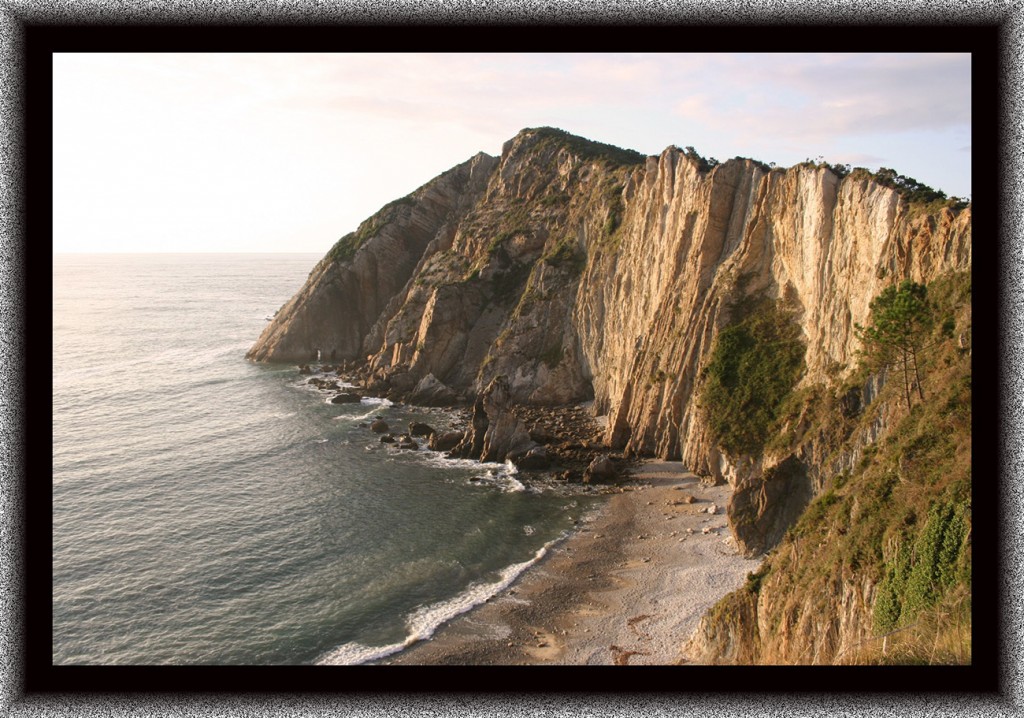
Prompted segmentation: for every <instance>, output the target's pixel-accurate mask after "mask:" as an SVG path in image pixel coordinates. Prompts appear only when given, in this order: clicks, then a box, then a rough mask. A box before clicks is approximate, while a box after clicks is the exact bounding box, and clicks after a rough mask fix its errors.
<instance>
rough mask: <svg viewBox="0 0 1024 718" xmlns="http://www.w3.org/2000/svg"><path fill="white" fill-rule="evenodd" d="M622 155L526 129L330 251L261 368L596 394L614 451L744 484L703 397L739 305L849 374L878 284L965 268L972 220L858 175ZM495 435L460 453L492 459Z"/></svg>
mask: <svg viewBox="0 0 1024 718" xmlns="http://www.w3.org/2000/svg"><path fill="white" fill-rule="evenodd" d="M612 150H614V148H612V149H611V150H610V149H608V148H607V147H606V146H602V145H599V144H597V143H591V142H588V141H586V140H582V139H580V138H573V137H571V136H569V135H565V134H564V133H558V132H556V131H553V130H548V129H532V130H524V131H523V132H521V133H519V134H518V135H517V136H516V137H515V138H513V139H512V140H510V141H509V142H508V143H506V145H505V147H504V148H503V150H502V155H501V157H500V158H492V157H487V156H486V155H478V156H477V157H475V158H473V159H472V160H470V161H469V162H466V163H464V164H462V165H459V166H458V167H455V168H453V169H452V170H450V171H449V172H447V173H445V174H443V175H441V176H439V177H438V178H437V179H435V180H433V181H432V182H430V183H428V184H427V185H424V186H423V187H422V188H420V189H419V190H417V191H416V192H414V193H413V194H412V195H410V198H408V199H407V200H405V201H402V202H399V203H396V204H394V205H393V206H389V207H386V208H384V209H383V210H381V212H379V213H378V214H377V215H375V216H374V217H373V218H371V219H370V220H367V222H366V223H364V226H363V227H361V228H360V232H357V233H356V234H357V235H359V236H361V237H363V241H362V244H361V245H360V246H359V248H358V250H357V251H355V252H354V253H353V254H352V255H351V256H346V255H345V254H344V253H340V252H335V254H334V256H333V257H332V256H328V257H325V258H324V260H322V261H321V262H320V263H319V264H318V265H317V266H316V267H315V268H314V270H313V272H312V273H311V275H310V278H309V280H308V281H307V283H306V285H305V286H304V287H303V288H302V289H301V290H300V292H299V293H298V294H297V295H296V296H295V297H294V298H293V299H292V300H291V301H289V302H288V304H286V305H285V307H283V308H282V309H281V310H280V311H279V312H278V314H277V316H276V317H275V319H274V320H273V321H272V322H271V323H270V325H269V326H268V327H267V329H266V331H265V332H264V334H263V335H262V336H261V337H260V339H259V341H258V342H257V343H256V345H255V346H254V347H253V348H252V350H251V351H250V353H249V356H250V357H251V358H253V359H256V360H261V361H293V362H295V361H310V359H311V356H310V355H311V353H313V352H315V351H316V350H317V349H320V350H321V354H322V356H323V359H324V360H328V359H330V357H332V356H334V359H333V360H332V361H345V362H352V361H355V362H358V363H359V365H360V367H361V371H362V377H361V378H362V379H363V380H364V384H365V386H367V387H368V389H370V390H378V391H383V392H385V393H387V395H388V396H389V397H392V398H406V399H408V398H409V396H410V395H411V396H413V397H416V398H417V399H418V400H419V401H422V402H423V403H429V402H432V401H438V402H440V401H445V402H447V401H448V400H449V399H450V398H451V397H456V399H454V401H457V400H461V399H462V398H463V397H465V398H469V397H479V396H480V395H481V394H482V393H484V392H485V389H486V388H487V387H489V386H490V385H491V382H492V380H494V379H495V378H496V377H499V376H504V377H505V378H506V384H505V389H504V390H503V391H505V392H506V393H507V397H508V400H509V401H512V402H515V403H519V404H531V405H558V404H565V403H570V402H580V401H587V400H591V399H593V401H594V412H595V414H597V415H602V416H604V415H606V416H608V418H609V419H608V422H607V429H606V433H605V436H604V442H605V443H607V444H608V445H609V447H610V448H612V449H614V450H621V451H623V452H624V453H625V454H626V455H653V456H658V457H660V458H666V459H680V460H682V461H684V462H685V463H686V464H687V465H688V466H690V467H691V468H692V469H693V470H694V471H696V472H697V473H698V474H701V475H704V476H708V477H710V478H711V479H712V480H728V481H730V482H731V483H734V484H735V483H736V482H738V481H740V480H741V479H743V478H744V472H743V471H741V470H740V469H739V467H738V464H737V462H738V461H739V460H740V459H742V457H729V456H726V455H724V454H722V453H721V452H720V451H719V449H718V448H717V447H716V446H715V444H714V442H713V441H712V437H711V435H710V432H709V431H708V427H707V426H706V424H705V422H704V420H703V417H702V415H701V411H700V407H699V402H698V401H696V400H695V391H696V388H697V384H698V377H699V375H700V371H701V369H702V367H703V365H704V363H705V361H706V360H707V357H708V354H709V352H710V349H711V346H712V344H713V342H714V339H715V337H716V336H717V334H718V332H719V331H720V330H721V328H722V327H724V326H726V325H727V324H728V322H729V321H730V316H729V312H730V306H731V305H732V303H733V302H734V301H735V300H736V299H738V298H740V297H743V296H751V295H755V294H764V295H766V296H768V297H771V298H778V299H784V300H785V301H786V302H787V304H788V305H789V306H791V307H793V308H794V309H795V312H796V317H797V321H798V322H799V324H800V326H801V331H802V335H803V338H804V340H805V341H806V344H807V352H806V356H805V361H806V365H807V372H806V375H805V377H804V379H803V380H802V381H803V382H804V383H805V384H812V383H818V382H820V381H823V380H824V379H825V378H827V377H831V378H838V379H842V378H845V377H846V376H848V374H849V373H850V372H851V371H852V369H853V367H854V363H855V351H856V349H857V347H858V342H857V341H856V338H855V335H854V325H855V324H856V323H862V324H863V323H864V322H865V321H866V319H867V316H868V312H869V303H870V301H871V299H872V298H873V297H874V296H876V295H877V294H878V293H879V292H880V291H881V290H882V289H883V288H884V287H885V286H888V285H889V284H890V283H892V282H895V281H899V280H901V279H903V278H911V279H913V280H915V281H920V282H924V281H928V280H930V279H932V278H934V277H935V276H937V275H938V274H940V273H941V272H944V271H947V270H950V269H968V268H969V267H970V263H971V211H970V208H968V209H966V210H963V211H960V212H958V213H954V212H953V211H951V210H949V209H942V210H939V211H938V212H936V213H933V214H928V213H925V212H924V211H923V210H921V209H920V208H919V207H911V206H909V205H907V203H906V202H904V201H903V200H902V199H901V198H900V197H899V195H898V193H897V192H896V191H894V190H891V189H888V188H886V187H883V186H881V185H879V184H877V183H876V182H874V181H873V180H871V179H870V178H868V177H866V176H863V175H860V174H858V173H857V172H854V173H852V174H850V175H849V176H847V177H845V178H842V179H840V178H839V177H838V176H837V175H835V174H834V173H833V172H832V171H831V170H829V169H827V168H825V167H821V168H816V167H811V166H796V167H792V168H789V169H780V168H769V167H767V166H766V165H763V164H761V163H758V162H756V161H753V160H747V159H734V160H729V161H727V162H724V163H722V164H720V165H718V166H716V167H714V168H711V169H704V168H702V167H701V164H700V162H699V161H698V160H696V159H694V158H692V157H689V156H687V155H686V154H684V153H683V152H682V151H680V150H678V149H677V148H674V147H673V148H669V149H667V150H665V151H664V152H662V153H661V155H660V156H657V157H647V158H644V157H642V156H640V155H637V154H635V153H633V154H630V153H629V152H626V151H622V150H616V151H612ZM364 230H365V231H364ZM350 244H351V243H350ZM449 392H450V394H449ZM478 403H479V402H478ZM480 412H482V413H481V414H480V421H481V422H483V421H488V422H491V421H498V420H496V419H493V418H491V419H489V418H487V417H488V414H487V412H485V411H484V410H483V408H482V407H481V408H480ZM486 431H487V428H486V427H485V428H484V429H483V433H482V432H481V431H478V430H474V431H471V432H469V433H468V435H467V437H466V439H465V440H464V441H463V442H462V444H461V445H460V447H461V448H460V449H459V450H460V451H461V452H463V454H465V455H475V456H479V455H481V454H486V455H488V456H493V455H496V454H497V453H500V452H497V451H494V450H490V451H487V450H485V447H484V443H483V437H484V434H485V433H486ZM511 431H513V428H512V427H511V426H505V425H503V424H501V422H500V421H498V424H497V425H496V426H495V428H494V429H493V432H494V435H495V436H497V435H499V434H500V435H507V434H509V432H511ZM467 442H468V443H467ZM477 442H478V445H477ZM488 448H490V447H488ZM502 448H505V447H502Z"/></svg>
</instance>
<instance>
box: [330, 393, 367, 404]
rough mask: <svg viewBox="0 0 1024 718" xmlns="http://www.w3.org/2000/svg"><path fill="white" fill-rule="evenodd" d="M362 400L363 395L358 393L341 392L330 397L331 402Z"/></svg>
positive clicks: (348, 402) (355, 402) (349, 402)
mask: <svg viewBox="0 0 1024 718" xmlns="http://www.w3.org/2000/svg"><path fill="white" fill-rule="evenodd" d="M362 400H363V397H361V396H359V395H358V394H350V393H348V392H342V393H341V394H335V395H334V396H333V397H331V403H332V404H358V403H359V402H361V401H362Z"/></svg>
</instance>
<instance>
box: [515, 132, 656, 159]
mask: <svg viewBox="0 0 1024 718" xmlns="http://www.w3.org/2000/svg"><path fill="white" fill-rule="evenodd" d="M524 132H529V133H532V134H533V135H534V136H535V137H537V138H539V142H538V143H537V147H538V148H546V147H555V148H565V149H567V150H569V151H570V152H572V153H573V154H574V155H576V156H577V157H579V158H580V159H582V160H590V161H596V162H601V163H603V164H607V165H610V166H611V167H622V166H629V165H637V164H641V163H642V162H644V161H645V160H646V157H645V156H644V155H642V154H641V153H639V152H637V151H635V150H626V149H623V148H621V147H616V146H615V145H608V144H605V143H603V142H593V141H591V140H587V139H584V138H582V137H577V136H576V135H572V134H569V133H568V132H566V131H565V130H560V129H558V128H556V127H536V128H530V129H529V130H524Z"/></svg>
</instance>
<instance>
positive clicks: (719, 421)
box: [700, 299, 806, 455]
mask: <svg viewBox="0 0 1024 718" xmlns="http://www.w3.org/2000/svg"><path fill="white" fill-rule="evenodd" d="M738 309H739V311H738V312H735V313H737V314H740V315H741V317H742V318H740V319H739V320H738V321H736V322H734V323H733V324H732V325H730V326H728V327H726V328H725V329H723V330H722V331H721V332H720V333H719V335H718V338H717V340H716V341H715V345H714V347H713V348H712V350H711V358H710V360H709V361H708V364H707V366H706V367H705V369H704V371H703V373H702V386H701V392H700V402H701V406H702V408H703V411H704V414H705V417H706V419H707V422H708V425H709V426H710V428H711V431H712V433H713V434H714V436H715V440H716V441H717V442H718V444H719V446H721V447H722V448H723V449H725V450H726V451H727V452H729V453H730V454H734V455H742V454H746V455H752V454H757V453H759V452H760V451H761V449H762V448H763V447H764V445H765V442H766V441H767V440H768V438H769V437H770V436H771V433H772V429H773V427H774V426H775V423H776V420H777V418H778V415H779V411H780V409H781V407H782V404H783V402H784V400H785V399H786V397H787V396H788V395H789V393H790V392H791V391H792V390H793V386H794V385H795V384H796V382H797V380H798V379H799V378H800V375H801V373H802V372H803V369H804V354H805V350H806V347H805V345H804V343H803V340H802V339H801V336H800V326H799V325H798V324H797V323H796V322H795V321H793V318H792V316H791V314H790V313H789V312H788V311H786V310H785V309H783V308H781V307H779V306H778V305H777V303H776V302H774V301H772V300H769V299H760V300H754V301H751V302H748V303H746V304H745V305H743V306H741V307H738Z"/></svg>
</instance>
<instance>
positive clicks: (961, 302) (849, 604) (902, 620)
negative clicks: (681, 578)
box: [686, 273, 972, 664]
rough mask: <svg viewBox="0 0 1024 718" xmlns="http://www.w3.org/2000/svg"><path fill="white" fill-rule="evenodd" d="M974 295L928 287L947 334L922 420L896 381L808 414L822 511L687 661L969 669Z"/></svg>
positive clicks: (928, 368)
mask: <svg viewBox="0 0 1024 718" xmlns="http://www.w3.org/2000/svg"><path fill="white" fill-rule="evenodd" d="M970 286H971V285H970V277H969V276H968V275H966V274H965V273H962V274H952V275H947V276H944V277H942V278H940V279H938V280H936V281H935V282H933V283H932V284H931V286H930V287H929V291H928V293H929V297H930V298H931V299H932V301H933V302H934V303H935V306H937V307H938V310H939V313H940V315H941V316H943V317H944V324H945V327H946V329H945V330H943V329H942V328H941V327H936V332H935V335H934V337H933V341H931V342H929V343H928V345H929V349H928V351H927V352H926V353H925V354H924V355H923V361H922V372H921V376H922V380H921V383H922V384H923V386H924V399H922V400H920V401H917V400H915V402H914V405H913V409H912V410H911V411H908V410H907V408H906V406H905V403H904V400H903V396H902V394H903V387H902V386H901V384H902V381H901V380H900V379H899V378H898V377H893V378H891V379H890V380H889V381H882V380H880V379H879V377H877V376H876V377H873V378H872V379H871V380H870V381H867V382H864V383H863V384H861V385H859V386H858V385H856V384H855V385H853V386H850V387H849V388H848V389H845V390H844V389H840V390H834V391H829V390H824V389H820V388H819V389H818V390H817V391H816V392H815V393H814V395H813V396H807V397H805V399H806V401H805V402H801V403H802V404H803V406H802V407H801V410H800V413H801V414H803V416H804V418H805V421H806V425H805V427H804V429H803V431H802V432H801V433H802V437H801V438H800V439H798V440H797V441H796V443H797V444H800V445H802V446H804V447H813V452H812V453H816V460H815V461H813V462H812V461H808V462H807V463H808V465H811V466H814V467H815V468H814V474H815V475H816V476H817V477H818V478H817V480H816V482H815V483H817V488H816V489H814V490H812V491H811V493H812V494H813V496H814V497H815V498H813V501H812V502H811V503H810V505H809V506H808V507H807V510H806V511H803V512H801V513H800V514H798V515H797V516H795V517H793V518H792V519H791V520H790V522H789V523H788V525H787V526H786V527H785V528H784V529H783V532H784V535H783V536H782V537H781V538H780V540H779V542H778V544H777V545H774V544H772V545H773V546H774V548H773V550H772V551H771V552H770V554H769V555H768V557H767V558H766V559H765V561H764V563H763V564H762V565H761V567H760V569H759V570H758V571H757V573H756V574H754V575H751V576H750V577H749V579H748V581H747V584H746V586H744V587H743V588H742V589H740V590H738V591H736V592H734V593H732V594H729V595H728V596H726V597H725V598H724V599H722V600H721V601H720V602H719V603H718V604H717V605H716V606H715V607H714V608H713V609H712V610H711V611H710V612H709V613H708V614H707V615H705V616H704V618H703V619H702V622H701V625H700V627H699V629H698V630H697V632H696V634H695V635H694V637H693V638H692V640H691V641H690V643H689V645H688V647H687V650H686V653H687V654H688V656H689V660H691V661H693V662H700V663H725V664H729V663H768V664H778V663H809V664H841V663H851V664H853V663H929V664H935V663H952V664H965V663H970V662H971V625H972V614H971V566H972V560H971V544H972V542H971V534H972V531H971V526H972V512H971V504H972V501H971V493H972V492H971V347H970V341H969V336H970V327H971V297H970ZM950 329H952V331H950ZM858 383H859V382H858ZM865 397H866V398H868V399H870V402H869V403H866V404H863V403H861V401H862V400H863V399H864V398H865ZM798 453H800V452H799V451H798ZM780 495H784V492H780ZM733 500H734V501H735V500H736V494H734V497H733ZM731 508H732V507H731Z"/></svg>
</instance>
